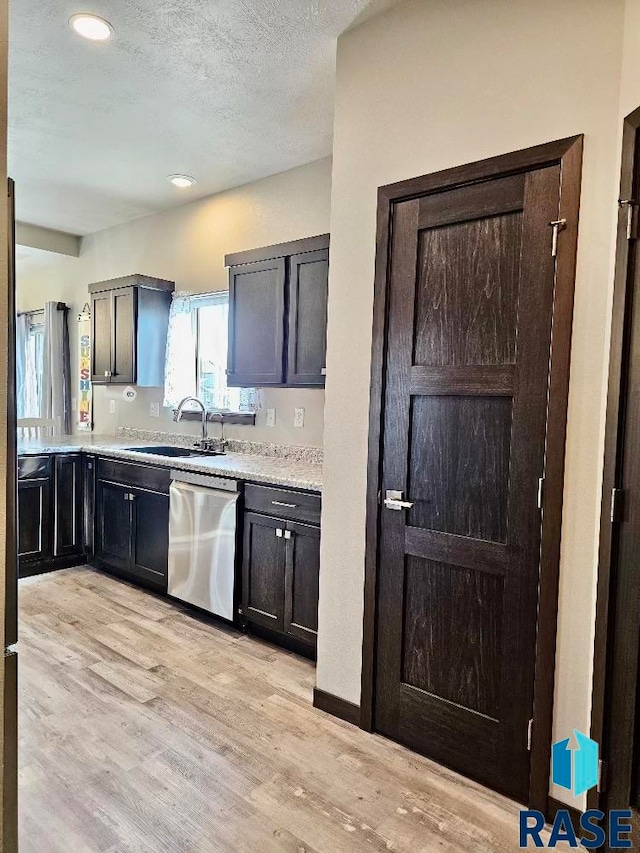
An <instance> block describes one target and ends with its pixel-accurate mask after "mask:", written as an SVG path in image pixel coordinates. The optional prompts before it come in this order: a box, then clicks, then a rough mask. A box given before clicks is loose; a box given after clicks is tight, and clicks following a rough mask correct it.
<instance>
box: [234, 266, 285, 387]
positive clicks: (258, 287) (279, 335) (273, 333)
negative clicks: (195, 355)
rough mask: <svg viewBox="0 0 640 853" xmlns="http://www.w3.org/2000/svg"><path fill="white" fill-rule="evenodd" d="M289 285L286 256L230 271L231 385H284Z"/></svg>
mask: <svg viewBox="0 0 640 853" xmlns="http://www.w3.org/2000/svg"><path fill="white" fill-rule="evenodd" d="M285 284H286V266H285V261H284V258H276V259H275V260H273V261H262V262H261V263H256V264H246V265H244V266H239V267H231V269H230V270H229V355H228V371H227V382H228V384H229V385H230V386H240V387H252V386H263V385H282V383H283V381H284V324H285V316H284V312H285Z"/></svg>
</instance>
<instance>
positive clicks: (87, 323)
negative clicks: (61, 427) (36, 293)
mask: <svg viewBox="0 0 640 853" xmlns="http://www.w3.org/2000/svg"><path fill="white" fill-rule="evenodd" d="M78 365H79V379H78V429H79V430H83V431H87V430H90V429H91V427H92V423H91V420H92V418H91V312H90V310H89V306H88V305H85V306H84V309H83V311H82V314H79V315H78Z"/></svg>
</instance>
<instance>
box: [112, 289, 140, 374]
mask: <svg viewBox="0 0 640 853" xmlns="http://www.w3.org/2000/svg"><path fill="white" fill-rule="evenodd" d="M111 293H112V300H113V301H112V303H111V313H112V323H113V332H112V334H113V344H112V346H113V359H112V361H113V372H112V376H111V382H112V383H117V384H120V385H131V384H133V383H135V381H136V313H137V301H138V300H137V290H136V288H135V287H123V288H121V289H118V290H113V291H112V292H111Z"/></svg>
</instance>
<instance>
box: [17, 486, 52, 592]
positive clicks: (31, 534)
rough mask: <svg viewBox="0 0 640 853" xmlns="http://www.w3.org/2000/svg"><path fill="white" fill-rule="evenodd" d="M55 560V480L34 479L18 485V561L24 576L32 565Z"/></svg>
mask: <svg viewBox="0 0 640 853" xmlns="http://www.w3.org/2000/svg"><path fill="white" fill-rule="evenodd" d="M50 559H51V480H50V479H49V477H34V478H31V479H27V480H20V481H19V482H18V560H19V565H20V576H21V577H24V576H25V575H26V574H29V573H30V572H29V571H28V566H29V564H35V563H43V562H46V561H47V560H50Z"/></svg>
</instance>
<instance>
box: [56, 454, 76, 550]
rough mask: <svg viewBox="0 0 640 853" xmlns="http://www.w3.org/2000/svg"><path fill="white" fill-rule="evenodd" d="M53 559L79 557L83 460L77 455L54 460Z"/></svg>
mask: <svg viewBox="0 0 640 853" xmlns="http://www.w3.org/2000/svg"><path fill="white" fill-rule="evenodd" d="M54 482H55V502H54V524H53V531H54V548H53V553H54V556H55V557H71V556H74V555H78V556H80V555H81V554H82V553H83V544H82V535H83V530H82V457H81V456H80V454H79V453H74V454H68V455H67V454H65V455H64V456H62V455H61V456H56V457H55V468H54Z"/></svg>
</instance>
